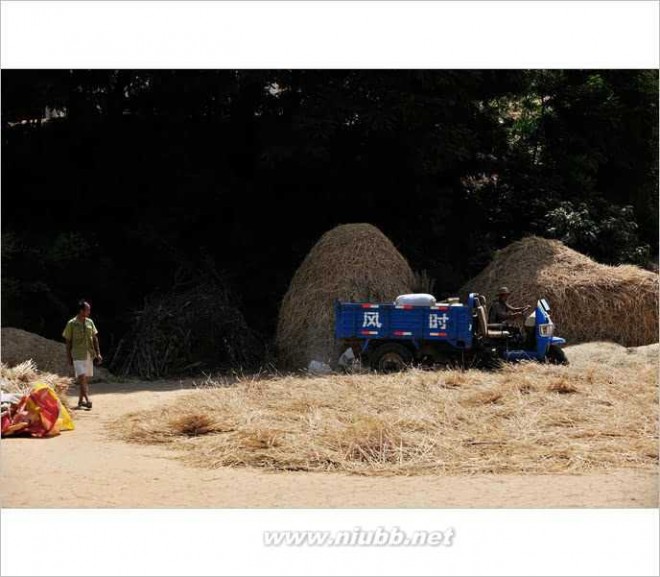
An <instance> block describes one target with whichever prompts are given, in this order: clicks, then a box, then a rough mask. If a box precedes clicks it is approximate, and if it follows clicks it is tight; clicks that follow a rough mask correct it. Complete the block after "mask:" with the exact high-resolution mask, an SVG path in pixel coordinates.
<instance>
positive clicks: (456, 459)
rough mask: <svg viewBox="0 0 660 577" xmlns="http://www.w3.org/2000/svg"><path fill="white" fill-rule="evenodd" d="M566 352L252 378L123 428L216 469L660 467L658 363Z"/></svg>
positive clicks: (135, 438)
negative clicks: (529, 358) (496, 361)
mask: <svg viewBox="0 0 660 577" xmlns="http://www.w3.org/2000/svg"><path fill="white" fill-rule="evenodd" d="M585 346H589V347H591V348H592V350H594V349H597V348H598V346H597V345H585ZM612 347H615V349H613V348H612ZM655 350H656V353H657V347H656V349H655ZM586 352H587V353H589V351H586ZM567 353H568V355H569V357H570V358H571V360H572V361H573V363H572V364H571V365H570V366H555V365H541V364H535V363H527V364H520V365H514V366H512V365H508V366H507V367H505V368H504V369H502V370H501V371H499V372H496V373H493V372H481V371H478V370H468V371H464V372H459V371H441V372H431V371H416V370H412V371H408V372H405V373H397V374H391V375H336V376H327V377H315V378H305V377H294V376H283V377H277V378H271V379H263V378H256V379H249V380H244V381H242V382H239V383H238V384H237V385H235V386H230V387H227V386H225V385H224V384H221V385H220V386H218V387H217V388H211V389H202V390H197V391H193V392H191V393H190V394H189V395H187V396H185V397H183V398H180V399H178V400H177V402H176V403H175V404H172V405H170V406H165V407H162V408H159V409H155V410H147V411H141V412H138V413H133V414H131V415H128V417H125V416H124V417H122V419H119V420H118V421H117V422H116V423H115V424H114V425H113V429H114V434H116V435H118V436H120V437H121V438H123V439H125V440H128V441H129V442H133V443H147V444H151V443H161V444H165V445H166V446H168V447H171V448H174V449H177V452H176V453H175V454H174V456H176V457H178V458H182V459H184V460H185V461H186V462H188V463H190V464H193V465H195V466H200V467H206V468H215V467H222V466H251V467H262V468H266V469H271V470H304V471H341V472H348V473H354V474H364V475H393V474H403V475H411V474H423V473H440V474H469V473H555V472H557V473H559V472H586V471H590V470H597V469H601V470H602V469H610V468H622V467H623V468H625V467H634V468H651V467H655V466H657V464H658V419H657V403H658V391H657V376H658V372H657V359H653V358H652V356H651V355H650V354H647V352H642V353H636V352H635V351H633V352H628V351H627V350H626V349H624V348H623V347H620V346H618V345H608V346H607V348H606V350H604V354H603V355H602V358H603V359H604V360H605V361H606V362H592V361H591V360H589V357H590V356H591V355H590V354H585V355H580V354H577V355H575V356H574V355H573V354H572V351H571V349H570V348H569V350H568V351H567ZM651 353H652V351H651ZM623 359H625V360H626V362H623V361H622V360H623Z"/></svg>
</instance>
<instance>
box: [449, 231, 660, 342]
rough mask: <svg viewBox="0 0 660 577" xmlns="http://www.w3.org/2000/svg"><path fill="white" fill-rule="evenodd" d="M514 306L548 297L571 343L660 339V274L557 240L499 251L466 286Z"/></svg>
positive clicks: (466, 289)
mask: <svg viewBox="0 0 660 577" xmlns="http://www.w3.org/2000/svg"><path fill="white" fill-rule="evenodd" d="M502 285H505V286H507V287H508V288H509V290H510V291H511V300H510V302H511V303H512V304H514V305H519V304H520V305H522V304H530V305H533V304H534V303H536V299H537V298H539V297H545V298H547V299H548V301H549V303H550V306H551V307H552V319H553V321H554V322H555V324H556V325H557V331H556V332H557V334H558V335H560V336H562V337H564V338H566V339H567V340H568V342H569V344H574V343H579V342H587V341H613V342H617V343H620V344H622V345H624V346H627V347H634V346H640V345H646V344H650V343H654V342H656V341H657V340H658V275H657V274H656V273H653V272H650V271H646V270H642V269H640V268H638V267H636V266H632V265H623V266H606V265H602V264H598V263H596V262H594V261H593V260H591V259H590V258H589V257H587V256H585V255H583V254H580V253H578V252H576V251H574V250H572V249H570V248H568V247H566V246H564V245H563V244H562V243H561V242H559V241H557V240H548V239H545V238H539V237H536V236H531V237H527V238H524V239H523V240H521V241H518V242H514V243H512V244H511V245H509V246H508V247H506V248H504V249H502V250H500V251H498V252H497V253H496V255H495V258H494V259H493V261H492V262H491V263H490V264H489V265H488V266H487V267H486V268H485V269H484V270H483V271H482V272H481V273H480V274H479V275H478V276H476V277H475V278H473V279H472V280H471V281H469V282H468V283H467V284H466V285H465V286H464V287H463V288H462V289H461V294H462V295H465V294H467V293H468V292H479V293H481V294H484V295H486V297H487V298H488V299H489V302H490V299H493V298H496V295H495V293H496V292H497V288H498V287H500V286H502Z"/></svg>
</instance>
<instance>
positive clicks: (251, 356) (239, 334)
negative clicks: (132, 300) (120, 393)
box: [111, 280, 264, 379]
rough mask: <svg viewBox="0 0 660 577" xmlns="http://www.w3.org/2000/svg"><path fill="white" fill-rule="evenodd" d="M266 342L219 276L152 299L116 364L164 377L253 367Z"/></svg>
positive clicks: (119, 370)
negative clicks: (254, 330)
mask: <svg viewBox="0 0 660 577" xmlns="http://www.w3.org/2000/svg"><path fill="white" fill-rule="evenodd" d="M263 355H264V345H263V343H262V342H261V340H260V339H259V338H258V337H257V335H256V334H255V333H254V332H253V331H252V330H251V329H250V327H248V325H247V323H246V321H245V319H244V318H243V315H242V313H241V312H240V310H239V309H238V307H237V305H236V303H235V302H233V301H232V297H231V294H230V291H229V289H228V288H227V287H226V286H225V285H224V284H222V283H221V282H218V281H216V280H211V281H203V282H201V283H196V284H194V285H192V286H187V287H175V288H174V289H172V290H171V291H170V292H168V293H164V294H156V295H152V296H151V297H149V298H148V299H147V300H146V302H145V306H144V309H143V310H142V311H139V312H137V313H136V314H135V320H134V323H133V328H132V330H131V331H130V332H129V334H127V335H126V336H125V337H124V338H123V339H122V340H121V342H120V343H119V345H118V347H117V350H116V353H115V355H114V357H113V360H112V363H111V368H112V370H113V372H115V373H116V374H118V375H122V376H129V375H132V376H138V377H140V378H143V379H158V378H163V377H168V376H174V375H185V374H199V373H201V372H206V371H225V370H229V369H234V370H244V369H248V370H249V369H252V368H255V367H256V366H258V365H259V363H260V362H261V361H262V357H263Z"/></svg>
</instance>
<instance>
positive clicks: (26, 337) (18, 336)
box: [0, 327, 71, 376]
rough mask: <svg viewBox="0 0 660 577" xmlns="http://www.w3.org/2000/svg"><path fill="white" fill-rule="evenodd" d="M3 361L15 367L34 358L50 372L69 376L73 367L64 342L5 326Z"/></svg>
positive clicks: (38, 365) (3, 332)
mask: <svg viewBox="0 0 660 577" xmlns="http://www.w3.org/2000/svg"><path fill="white" fill-rule="evenodd" d="M0 336H1V340H0V349H1V351H2V353H1V355H0V356H2V362H3V363H5V364H6V365H8V366H10V367H13V366H15V365H19V364H20V363H23V362H24V361H27V360H29V359H32V361H33V362H34V364H35V365H36V367H37V368H38V369H39V370H41V371H45V372H48V373H55V374H58V375H62V376H68V375H69V374H70V373H71V367H70V366H69V364H68V362H67V359H66V347H65V345H64V343H63V342H62V343H58V342H57V341H51V340H50V339H46V338H44V337H42V336H39V335H35V334H34V333H30V332H28V331H24V330H21V329H14V328H8V327H5V328H3V329H2V331H1V335H0Z"/></svg>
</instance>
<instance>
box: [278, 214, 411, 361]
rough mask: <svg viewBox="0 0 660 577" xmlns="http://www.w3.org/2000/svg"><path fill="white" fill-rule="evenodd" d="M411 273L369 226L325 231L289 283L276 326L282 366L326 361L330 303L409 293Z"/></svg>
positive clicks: (330, 335) (331, 321) (331, 329)
mask: <svg viewBox="0 0 660 577" xmlns="http://www.w3.org/2000/svg"><path fill="white" fill-rule="evenodd" d="M414 283H415V279H414V276H413V272H412V271H411V269H410V267H409V266H408V263H407V262H406V259H405V258H404V257H403V256H402V255H401V254H400V253H399V251H398V250H397V249H396V248H395V247H394V245H393V244H392V242H391V241H390V240H389V239H388V238H387V237H386V236H385V235H384V234H383V233H382V232H381V231H380V230H378V229H377V228H376V227H375V226H372V225H370V224H344V225H341V226H337V227H336V228H333V229H332V230H330V231H329V232H326V233H325V234H324V235H323V236H322V237H321V239H320V240H319V241H318V242H317V243H316V244H315V245H314V247H313V248H312V250H311V251H310V252H309V254H308V255H307V257H306V258H305V260H304V261H303V263H302V264H301V265H300V267H299V268H298V270H297V271H296V273H295V274H294V276H293V279H292V280H291V284H290V285H289V290H288V291H287V293H286V295H285V296H284V299H283V300H282V305H281V307H280V314H279V320H278V326H277V340H276V343H277V347H278V351H279V360H280V362H281V363H282V365H284V366H287V367H290V368H302V367H306V366H307V365H308V364H309V362H310V361H311V360H314V359H315V360H319V361H324V362H331V361H334V360H336V359H333V358H332V356H333V348H334V308H333V306H334V302H335V300H336V299H340V300H343V301H364V302H386V301H393V300H394V299H395V298H396V297H397V296H398V295H400V294H404V293H409V292H412V287H413V285H414Z"/></svg>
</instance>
